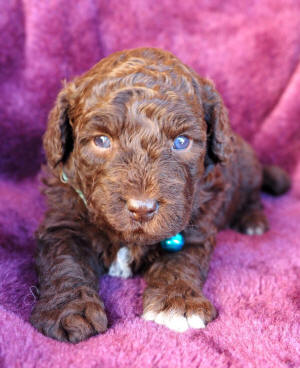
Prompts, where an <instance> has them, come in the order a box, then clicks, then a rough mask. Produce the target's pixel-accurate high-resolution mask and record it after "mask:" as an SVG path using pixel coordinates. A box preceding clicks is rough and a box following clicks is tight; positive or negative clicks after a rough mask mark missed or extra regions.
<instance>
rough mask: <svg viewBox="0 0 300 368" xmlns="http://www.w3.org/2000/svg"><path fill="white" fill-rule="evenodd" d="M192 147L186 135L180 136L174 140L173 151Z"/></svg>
mask: <svg viewBox="0 0 300 368" xmlns="http://www.w3.org/2000/svg"><path fill="white" fill-rule="evenodd" d="M189 145H190V140H189V138H188V137H186V136H185V135H179V136H178V137H176V138H175V139H174V144H173V149H174V150H184V149H186V148H188V146H189Z"/></svg>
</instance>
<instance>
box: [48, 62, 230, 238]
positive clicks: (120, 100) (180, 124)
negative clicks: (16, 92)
mask: <svg viewBox="0 0 300 368" xmlns="http://www.w3.org/2000/svg"><path fill="white" fill-rule="evenodd" d="M176 60H177V59H176ZM177 62H178V63H179V66H180V68H178V69H177V70H176V72H175V73H174V68H172V70H171V71H170V70H169V69H167V70H164V71H162V70H158V69H159V68H160V66H158V65H156V69H155V67H154V66H153V65H151V69H149V68H148V66H147V64H145V63H144V65H143V67H142V68H141V67H140V64H141V61H139V69H138V71H134V70H132V65H133V64H134V63H133V62H131V63H130V64H128V67H127V68H126V65H123V69H122V70H124V71H126V72H124V73H125V75H124V76H119V75H118V78H116V73H114V69H112V72H110V73H107V74H106V75H104V76H103V73H101V72H100V71H101V63H100V67H99V64H98V66H96V67H94V68H93V69H92V70H91V71H90V72H89V73H87V74H86V75H84V76H83V77H80V78H77V79H76V80H75V81H73V82H71V83H69V84H68V85H66V86H65V88H64V89H63V90H62V91H61V92H60V94H59V95H58V98H57V102H56V105H55V107H54V108H53V110H52V111H51V113H50V117H49V123H48V129H47V131H46V134H45V136H44V147H45V151H46V155H47V159H48V163H49V165H50V167H51V168H52V169H53V171H54V172H55V173H56V174H57V175H60V173H61V171H62V170H64V172H65V173H66V174H67V176H68V178H69V182H68V184H66V185H72V186H73V187H74V189H80V190H81V191H82V192H83V194H84V196H85V198H86V200H87V210H88V214H89V218H90V220H91V221H92V222H93V223H94V224H96V225H97V226H99V228H104V229H105V230H106V231H107V232H108V233H113V234H114V236H117V237H118V238H119V239H120V241H121V242H124V243H134V244H152V243H155V242H158V241H160V240H163V239H165V238H168V237H170V236H173V235H175V234H176V233H178V232H180V231H182V230H183V229H184V228H185V227H186V225H187V224H188V223H189V221H190V219H191V215H192V212H193V210H194V204H195V203H196V202H197V203H199V198H196V197H197V194H199V191H197V187H199V185H201V181H203V180H204V179H203V178H204V176H205V170H206V167H207V165H208V164H210V165H211V164H217V163H221V164H225V163H226V161H227V160H228V158H229V156H230V153H231V147H230V136H231V134H230V127H229V123H228V118H227V113H226V111H225V108H224V106H223V102H222V100H221V98H220V96H219V95H218V93H217V92H216V91H215V89H214V87H213V85H212V84H211V83H210V82H208V81H206V80H204V79H201V78H200V77H198V76H197V75H196V74H195V73H194V72H193V71H191V70H190V69H187V68H186V67H185V66H183V67H182V68H181V65H182V64H180V62H179V61H177ZM97 68H98V69H97ZM99 68H100V70H99ZM130 68H131V69H130ZM128 70H130V72H128ZM149 70H150V71H149Z"/></svg>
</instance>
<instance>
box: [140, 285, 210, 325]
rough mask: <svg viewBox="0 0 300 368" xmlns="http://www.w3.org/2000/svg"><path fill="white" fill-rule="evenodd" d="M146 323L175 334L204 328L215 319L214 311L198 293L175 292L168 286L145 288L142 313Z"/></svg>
mask: <svg viewBox="0 0 300 368" xmlns="http://www.w3.org/2000/svg"><path fill="white" fill-rule="evenodd" d="M142 317H143V318H144V319H145V320H147V321H154V322H156V323H158V324H160V325H164V326H166V327H168V328H169V329H171V330H173V331H176V332H185V331H186V330H188V329H189V328H196V329H199V328H204V327H205V326H206V324H207V323H208V322H210V321H212V320H213V319H214V318H215V317H216V310H215V308H214V306H213V305H212V304H211V302H210V301H209V300H207V299H206V298H205V297H204V296H203V295H202V294H201V293H200V292H199V294H197V295H195V293H193V292H192V293H191V292H190V291H189V290H187V291H186V292H184V291H182V290H181V291H179V290H178V291H176V289H174V287H171V286H168V287H165V288H162V289H157V288H147V289H146V290H145V292H144V313H143V316H142Z"/></svg>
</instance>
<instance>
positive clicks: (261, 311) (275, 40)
mask: <svg viewBox="0 0 300 368" xmlns="http://www.w3.org/2000/svg"><path fill="white" fill-rule="evenodd" d="M0 7H1V8H0V96H1V98H0V143H1V144H0V193H1V194H0V196H1V197H0V367H9V368H10V367H60V368H63V367H80V368H85V367H89V368H90V367H101V368H108V367H120V368H122V367H124V368H125V367H132V368H134V367H161V368H163V367H189V368H196V367H201V368H202V367H203V368H211V367H216V368H219V367H249V368H250V367H270V368H271V367H272V368H273V367H276V368H283V367H294V368H296V367H300V343H299V342H300V286H299V278H300V240H299V239H300V227H299V222H300V103H299V95H300V63H299V59H300V2H299V1H298V0H245V1H239V0H226V1H224V0H204V1H201V2H200V1H196V0H184V1H175V0H174V1H172V0H129V1H120V0H110V1H104V0H85V1H81V0H78V1H72V2H71V1H68V0H49V1H41V0H12V1H1V5H0ZM138 46H154V47H161V48H165V49H168V50H170V51H171V52H173V53H175V54H176V55H177V56H178V57H180V58H181V59H182V60H183V61H185V62H186V63H187V64H189V65H191V66H192V67H194V68H195V69H196V70H197V71H198V72H199V73H200V74H201V75H203V76H206V77H209V78H211V79H213V80H214V81H215V83H216V85H217V88H218V89H219V90H220V92H221V93H222V95H223V97H224V100H225V102H226V104H227V106H228V108H229V111H230V117H231V121H232V125H233V127H234V129H235V130H236V131H238V132H239V133H240V134H242V135H243V137H245V138H246V139H247V140H248V141H249V142H251V143H252V144H253V145H254V147H255V149H256V150H257V152H258V154H259V156H260V158H261V159H262V160H263V162H266V163H277V164H279V165H281V166H283V167H284V168H286V169H287V170H288V171H289V173H290V174H291V176H292V178H293V188H292V190H291V192H290V193H289V194H287V195H285V196H283V197H281V198H271V197H268V196H265V197H264V204H265V208H266V212H267V214H268V217H269V219H270V223H271V230H270V231H269V232H268V233H267V234H265V235H263V236H261V237H248V236H244V235H241V234H238V233H235V232H233V231H230V230H228V231H224V232H222V233H220V234H219V237H218V245H217V248H216V251H215V253H214V256H213V259H212V263H211V272H210V274H209V278H208V281H207V284H206V287H205V293H206V295H207V296H208V297H209V298H210V299H211V300H212V301H213V302H214V304H215V305H216V307H217V308H218V310H219V317H218V318H217V319H216V320H215V321H214V322H212V323H210V324H209V325H208V326H207V328H206V329H205V330H190V331H188V332H186V333H184V334H177V333H174V332H171V331H169V330H167V329H166V328H164V327H161V326H158V325H155V324H154V323H151V322H145V321H143V320H142V319H141V318H140V317H139V316H140V314H141V311H142V307H141V305H142V297H141V295H142V290H143V288H144V287H145V285H144V282H143V280H142V279H140V278H133V279H130V280H127V281H122V280H120V279H117V278H111V277H108V276H106V277H105V278H104V279H103V280H101V295H102V297H103V299H104V301H105V305H106V308H107V312H108V316H109V324H110V328H109V330H108V332H106V333H105V334H103V335H99V336H97V337H94V338H91V339H89V340H88V341H86V342H82V343H80V344H78V345H71V344H66V343H59V342H57V341H54V340H52V339H50V338H47V337H45V336H43V335H41V334H40V333H38V332H37V331H36V330H35V329H34V328H33V327H31V325H30V324H29V322H28V318H29V314H30V311H31V308H32V306H33V303H34V287H33V286H34V285H35V282H36V275H35V272H34V263H33V254H34V248H35V244H34V240H33V232H34V230H35V228H36V227H37V225H38V223H39V222H40V221H41V219H42V215H43V211H44V204H43V200H42V198H41V196H40V194H39V191H38V181H37V179H36V176H37V174H38V171H39V167H40V163H41V161H42V160H43V155H42V150H41V135H42V133H43V131H44V129H45V124H46V118H47V113H48V112H49V109H50V108H51V105H52V104H53V101H54V98H55V96H56V94H57V92H58V90H59V89H60V86H61V80H62V79H64V78H67V79H69V78H71V77H72V76H74V75H76V74H79V73H81V72H83V71H84V70H86V69H88V68H89V67H91V66H92V65H93V64H94V63H96V62H97V61H98V60H100V59H101V58H102V57H103V56H105V55H108V54H109V53H111V52H113V51H116V50H120V49H124V48H133V47H138Z"/></svg>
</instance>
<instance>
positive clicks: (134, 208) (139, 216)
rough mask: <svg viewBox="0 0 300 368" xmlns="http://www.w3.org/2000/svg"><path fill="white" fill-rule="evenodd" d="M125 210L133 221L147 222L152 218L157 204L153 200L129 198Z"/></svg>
mask: <svg viewBox="0 0 300 368" xmlns="http://www.w3.org/2000/svg"><path fill="white" fill-rule="evenodd" d="M127 208H128V210H129V212H130V214H131V216H132V217H133V218H134V219H135V220H138V221H149V220H151V219H152V217H153V216H154V213H155V211H156V210H157V208H158V203H157V201H156V200H155V199H135V198H130V199H128V200H127Z"/></svg>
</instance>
